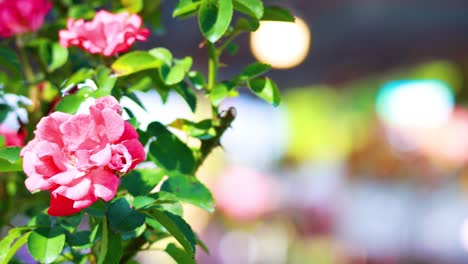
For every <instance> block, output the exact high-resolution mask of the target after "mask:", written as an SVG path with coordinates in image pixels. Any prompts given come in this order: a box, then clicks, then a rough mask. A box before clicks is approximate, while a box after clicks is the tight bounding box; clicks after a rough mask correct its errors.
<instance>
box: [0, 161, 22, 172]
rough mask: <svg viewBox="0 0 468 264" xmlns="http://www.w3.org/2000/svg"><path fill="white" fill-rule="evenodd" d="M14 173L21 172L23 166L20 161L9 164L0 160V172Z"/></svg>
mask: <svg viewBox="0 0 468 264" xmlns="http://www.w3.org/2000/svg"><path fill="white" fill-rule="evenodd" d="M15 171H23V165H22V162H21V160H19V161H17V162H15V163H10V162H8V161H6V160H3V159H0V172H15Z"/></svg>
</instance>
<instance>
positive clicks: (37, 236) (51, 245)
mask: <svg viewBox="0 0 468 264" xmlns="http://www.w3.org/2000/svg"><path fill="white" fill-rule="evenodd" d="M64 245H65V233H64V230H63V229H62V228H61V227H59V226H55V227H52V228H45V227H43V228H38V229H36V230H34V231H33V232H32V233H31V235H30V236H29V239H28V250H29V252H30V253H31V255H32V257H33V258H34V259H35V260H37V261H40V262H45V263H51V262H53V261H54V260H55V259H56V258H57V257H58V256H59V254H60V253H61V252H62V250H63V247H64Z"/></svg>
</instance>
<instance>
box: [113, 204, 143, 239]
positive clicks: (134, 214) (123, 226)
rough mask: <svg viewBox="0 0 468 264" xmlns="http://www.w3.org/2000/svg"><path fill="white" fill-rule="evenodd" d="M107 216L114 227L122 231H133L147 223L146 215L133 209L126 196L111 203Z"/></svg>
mask: <svg viewBox="0 0 468 264" xmlns="http://www.w3.org/2000/svg"><path fill="white" fill-rule="evenodd" d="M107 218H108V219H109V223H110V225H111V226H112V228H114V229H115V230H118V231H121V232H128V231H132V230H134V229H136V228H138V227H139V226H141V225H143V224H144V223H145V215H144V214H142V213H140V212H138V211H135V210H134V209H132V208H131V207H130V204H129V203H128V201H127V200H126V199H125V198H119V199H117V200H115V201H113V202H112V203H111V205H110V207H109V211H108V212H107Z"/></svg>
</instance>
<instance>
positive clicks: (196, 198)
mask: <svg viewBox="0 0 468 264" xmlns="http://www.w3.org/2000/svg"><path fill="white" fill-rule="evenodd" d="M161 191H166V192H169V193H173V194H175V196H176V197H177V198H179V199H180V200H181V201H183V202H186V203H190V204H193V205H195V206H198V207H200V208H202V209H205V210H207V211H208V212H214V208H215V201H214V199H213V196H212V195H211V192H210V191H209V190H208V188H206V187H205V185H203V183H201V182H200V181H199V180H198V179H197V178H195V177H194V176H188V175H183V174H179V173H174V174H171V175H170V177H169V178H168V179H167V180H166V181H164V183H163V185H162V186H161Z"/></svg>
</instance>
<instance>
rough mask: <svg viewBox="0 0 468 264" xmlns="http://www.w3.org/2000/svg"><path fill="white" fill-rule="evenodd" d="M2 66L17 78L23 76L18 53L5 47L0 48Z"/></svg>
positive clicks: (0, 63)
mask: <svg viewBox="0 0 468 264" xmlns="http://www.w3.org/2000/svg"><path fill="white" fill-rule="evenodd" d="M0 65H2V67H3V68H5V69H7V70H9V71H10V73H11V74H13V75H14V76H16V77H19V76H20V75H21V64H20V61H19V58H18V56H17V55H16V52H15V51H14V50H12V49H10V48H7V47H6V46H5V45H2V46H1V47H0Z"/></svg>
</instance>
